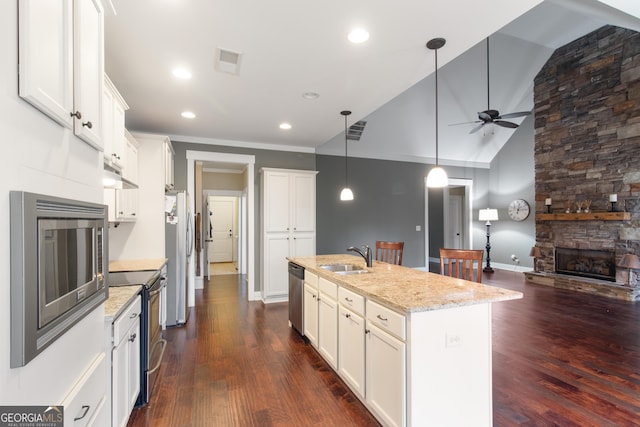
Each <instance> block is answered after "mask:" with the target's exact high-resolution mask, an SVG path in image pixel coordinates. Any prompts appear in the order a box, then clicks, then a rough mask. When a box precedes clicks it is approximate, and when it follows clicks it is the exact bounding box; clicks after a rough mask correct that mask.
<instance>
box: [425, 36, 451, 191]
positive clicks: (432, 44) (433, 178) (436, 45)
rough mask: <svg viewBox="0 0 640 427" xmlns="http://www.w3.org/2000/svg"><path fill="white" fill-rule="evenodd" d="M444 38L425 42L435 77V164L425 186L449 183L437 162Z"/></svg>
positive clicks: (441, 185)
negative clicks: (432, 56)
mask: <svg viewBox="0 0 640 427" xmlns="http://www.w3.org/2000/svg"><path fill="white" fill-rule="evenodd" d="M445 43H446V40H445V39H443V38H435V39H431V40H429V41H428V42H427V47H428V48H429V49H431V50H433V51H434V53H435V63H436V70H435V78H436V97H435V98H436V166H435V167H434V168H433V169H431V170H430V171H429V174H428V175H427V187H429V188H442V187H446V186H448V185H449V177H447V173H446V172H445V170H444V169H442V168H441V167H440V165H439V164H438V49H440V48H441V47H442V46H444V44H445Z"/></svg>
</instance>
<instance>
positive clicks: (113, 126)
mask: <svg viewBox="0 0 640 427" xmlns="http://www.w3.org/2000/svg"><path fill="white" fill-rule="evenodd" d="M128 109H129V106H128V105H127V103H126V102H125V101H124V99H123V98H122V96H121V95H120V92H118V90H117V89H116V87H115V86H114V84H113V83H112V82H111V80H110V79H109V77H107V75H106V74H105V76H104V89H103V92H102V123H103V124H104V126H103V141H104V161H105V163H108V164H109V165H111V166H113V167H114V168H116V169H122V168H124V167H125V166H126V165H125V163H126V153H125V151H126V143H125V128H124V114H125V111H126V110H128ZM136 161H137V160H136ZM124 173H125V172H124V171H123V174H124Z"/></svg>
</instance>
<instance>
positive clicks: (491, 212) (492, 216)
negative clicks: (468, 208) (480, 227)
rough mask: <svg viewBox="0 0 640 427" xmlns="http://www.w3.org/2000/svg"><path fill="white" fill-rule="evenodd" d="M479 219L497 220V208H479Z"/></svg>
mask: <svg viewBox="0 0 640 427" xmlns="http://www.w3.org/2000/svg"><path fill="white" fill-rule="evenodd" d="M478 220H479V221H497V220H498V209H490V208H487V209H480V211H479V213H478Z"/></svg>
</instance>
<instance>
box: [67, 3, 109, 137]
mask: <svg viewBox="0 0 640 427" xmlns="http://www.w3.org/2000/svg"><path fill="white" fill-rule="evenodd" d="M73 5H74V37H73V55H74V61H73V63H74V70H73V74H74V77H73V99H74V105H75V109H76V110H77V111H80V113H81V114H82V117H81V118H80V119H78V118H76V119H75V120H74V128H73V129H74V133H75V134H76V135H78V137H80V138H81V139H82V140H83V141H85V142H87V143H88V144H89V145H91V146H93V147H95V148H97V149H99V150H103V145H102V90H103V81H104V58H103V56H104V55H103V51H104V49H103V46H104V44H103V39H104V33H103V10H102V4H101V2H100V0H75V1H74V2H73Z"/></svg>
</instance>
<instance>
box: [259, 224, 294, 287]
mask: <svg viewBox="0 0 640 427" xmlns="http://www.w3.org/2000/svg"><path fill="white" fill-rule="evenodd" d="M265 245H266V247H267V251H266V253H267V254H268V255H267V259H266V260H265V265H264V270H265V296H266V297H271V296H283V295H288V293H289V269H288V267H287V265H288V264H287V262H288V261H287V257H288V256H289V237H288V235H286V234H285V235H282V234H280V235H276V236H269V237H267V238H266V242H265Z"/></svg>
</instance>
